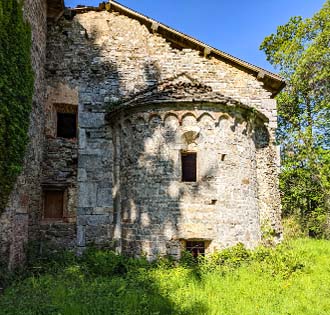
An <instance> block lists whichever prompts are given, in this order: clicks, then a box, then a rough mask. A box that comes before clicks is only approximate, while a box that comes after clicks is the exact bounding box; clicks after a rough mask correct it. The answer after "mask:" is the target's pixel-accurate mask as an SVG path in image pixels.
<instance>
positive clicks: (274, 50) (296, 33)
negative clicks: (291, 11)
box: [260, 0, 330, 236]
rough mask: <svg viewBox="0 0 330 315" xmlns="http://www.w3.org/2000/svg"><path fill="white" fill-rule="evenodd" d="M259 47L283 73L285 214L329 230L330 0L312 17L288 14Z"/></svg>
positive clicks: (316, 232) (313, 228)
mask: <svg viewBox="0 0 330 315" xmlns="http://www.w3.org/2000/svg"><path fill="white" fill-rule="evenodd" d="M260 49H261V50H263V51H264V52H265V53H266V56H267V60H268V61H269V62H270V63H271V64H272V65H273V66H274V67H275V68H277V69H279V72H280V74H281V75H282V76H283V77H284V78H285V80H286V82H287V87H286V88H285V90H284V91H282V92H281V93H280V94H279V95H278V97H277V101H278V124H279V127H278V133H277V140H278V143H279V144H280V145H281V160H282V169H281V175H280V188H281V192H282V206H283V214H284V216H290V215H296V216H298V217H299V219H300V222H301V224H302V226H303V227H305V228H308V230H309V233H310V235H313V236H325V234H326V233H329V234H330V232H329V226H328V228H327V220H329V210H330V205H329V203H330V0H327V1H326V2H325V4H324V6H323V8H322V9H321V10H320V11H319V12H317V13H316V14H315V15H314V16H313V17H312V18H307V19H305V20H304V19H302V18H301V17H292V18H291V19H290V20H289V22H288V23H287V24H285V25H282V26H279V27H278V28H277V32H276V33H275V34H272V35H270V36H268V37H266V38H265V39H264V41H263V42H262V44H261V46H260Z"/></svg>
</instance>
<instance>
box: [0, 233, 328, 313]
mask: <svg viewBox="0 0 330 315" xmlns="http://www.w3.org/2000/svg"><path fill="white" fill-rule="evenodd" d="M43 256H44V257H46V258H42V259H41V258H38V257H35V261H34V263H33V264H31V262H30V266H29V267H28V269H27V270H26V271H25V279H23V278H22V276H20V277H18V278H17V280H19V281H17V282H13V283H12V285H11V286H10V287H9V288H7V289H6V291H5V293H4V295H3V296H0V315H2V314H6V315H17V314H27V315H36V314H47V315H52V314H54V315H55V314H56V315H58V314H61V315H71V314H72V315H85V314H86V315H87V314H88V315H90V314H91V315H93V314H94V315H101V314H102V315H103V314H113V315H116V314H118V315H119V314H120V315H122V314H127V315H140V314H141V315H142V314H143V315H145V314H152V315H154V314H158V315H162V314H164V315H167V314H178V315H191V314H194V315H198V314H200V315H202V314H203V315H205V314H210V315H211V314H223V315H226V314H228V315H229V314H230V315H235V314H240V315H241V314H244V315H255V314H261V315H269V314H276V315H282V314H283V315H284V314H285V315H287V314H292V315H294V314H296V315H301V314H307V315H308V314H328V313H329V310H330V304H329V302H328V299H327V298H326V296H328V294H329V288H328V286H327V285H324V284H327V283H328V282H329V281H330V269H329V268H328V261H329V259H330V243H329V242H328V241H318V240H310V239H298V240H294V241H291V242H290V243H287V244H283V245H280V246H278V247H276V248H269V247H259V248H257V249H256V250H247V249H246V248H244V246H243V245H242V244H238V245H236V246H234V247H232V248H228V249H225V250H222V251H219V252H217V253H214V254H213V255H210V256H206V257H205V258H203V257H200V259H198V263H197V262H196V260H193V259H191V257H188V256H189V255H188V254H187V253H186V254H185V258H184V259H183V261H181V262H174V261H173V260H171V259H168V258H162V259H159V260H157V261H155V262H153V263H148V262H147V261H146V260H145V258H141V259H132V258H127V257H123V256H120V255H118V254H115V253H114V252H111V251H101V250H97V249H93V248H91V249H89V250H88V251H87V252H86V253H84V255H82V256H81V257H77V256H75V255H73V254H72V253H71V252H57V253H53V262H52V259H51V256H48V254H47V253H46V255H45V253H43ZM54 261H55V262H54ZM189 264H191V265H189ZM237 301H239V303H238V302H237ZM311 301H313V302H314V303H311Z"/></svg>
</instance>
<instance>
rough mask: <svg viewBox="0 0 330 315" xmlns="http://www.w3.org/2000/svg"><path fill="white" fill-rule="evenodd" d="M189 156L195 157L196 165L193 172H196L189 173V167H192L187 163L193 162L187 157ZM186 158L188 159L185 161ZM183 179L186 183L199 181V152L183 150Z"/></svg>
mask: <svg viewBox="0 0 330 315" xmlns="http://www.w3.org/2000/svg"><path fill="white" fill-rule="evenodd" d="M187 156H191V157H192V156H193V157H194V163H195V164H194V166H193V173H194V174H187V173H186V171H187V168H189V167H191V166H189V165H187V163H191V161H188V160H187V159H185V158H186V157H187ZM185 160H186V161H185ZM181 181H182V182H184V183H196V182H197V152H194V151H181Z"/></svg>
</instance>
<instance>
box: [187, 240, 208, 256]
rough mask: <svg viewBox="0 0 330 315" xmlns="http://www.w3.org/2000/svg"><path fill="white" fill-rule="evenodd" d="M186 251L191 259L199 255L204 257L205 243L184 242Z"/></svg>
mask: <svg viewBox="0 0 330 315" xmlns="http://www.w3.org/2000/svg"><path fill="white" fill-rule="evenodd" d="M186 250H187V251H188V252H190V253H191V254H192V256H193V257H197V256H199V255H202V256H205V242H203V241H186Z"/></svg>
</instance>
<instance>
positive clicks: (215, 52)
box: [71, 0, 285, 97]
mask: <svg viewBox="0 0 330 315" xmlns="http://www.w3.org/2000/svg"><path fill="white" fill-rule="evenodd" d="M71 10H72V11H74V12H75V13H85V12H88V11H102V10H108V11H110V12H112V11H114V12H118V13H120V14H123V15H125V16H127V17H130V18H132V19H135V20H138V21H139V22H140V23H141V24H143V25H145V26H146V27H147V28H148V29H149V30H150V31H151V32H156V33H157V34H159V35H161V36H163V37H164V38H166V40H168V41H169V42H171V43H172V45H173V46H174V47H176V48H181V49H182V48H190V49H195V50H198V51H200V52H201V54H202V55H204V56H205V57H214V58H216V59H219V60H221V61H223V62H226V63H229V64H231V65H233V66H235V67H237V68H239V69H241V70H242V71H245V72H247V73H250V74H252V75H254V76H255V77H256V78H257V79H258V80H260V81H262V82H263V83H264V87H265V89H267V90H268V91H270V92H271V93H272V96H273V97H274V96H276V95H277V94H278V93H279V92H280V91H281V90H282V89H283V88H284V87H285V81H284V80H283V78H282V77H280V76H279V75H277V74H275V73H272V72H270V71H267V70H265V69H262V68H260V67H257V66H255V65H252V64H250V63H248V62H246V61H243V60H241V59H239V58H236V57H234V56H232V55H230V54H227V53H225V52H223V51H221V50H219V49H216V48H214V47H211V46H209V45H207V44H205V43H203V42H201V41H199V40H197V39H195V38H193V37H191V36H188V35H186V34H183V33H181V32H179V31H176V30H175V29H173V28H171V27H169V26H167V25H165V24H162V23H160V22H158V21H156V20H154V19H151V18H149V17H147V16H145V15H143V14H141V13H138V12H136V11H134V10H132V9H129V8H127V7H125V6H124V5H122V4H120V3H118V2H115V1H113V0H110V1H109V3H101V4H100V5H99V7H85V6H78V7H77V8H74V9H71Z"/></svg>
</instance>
